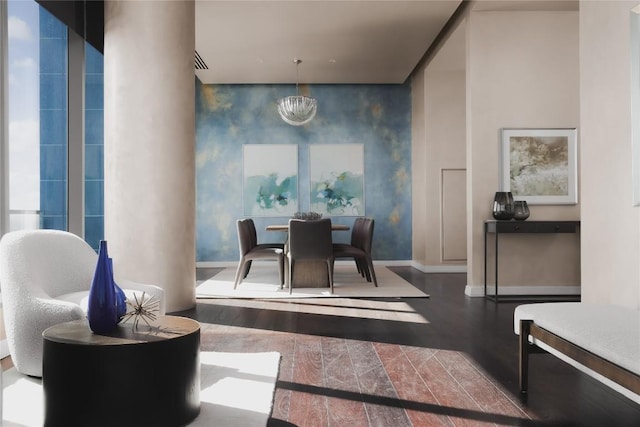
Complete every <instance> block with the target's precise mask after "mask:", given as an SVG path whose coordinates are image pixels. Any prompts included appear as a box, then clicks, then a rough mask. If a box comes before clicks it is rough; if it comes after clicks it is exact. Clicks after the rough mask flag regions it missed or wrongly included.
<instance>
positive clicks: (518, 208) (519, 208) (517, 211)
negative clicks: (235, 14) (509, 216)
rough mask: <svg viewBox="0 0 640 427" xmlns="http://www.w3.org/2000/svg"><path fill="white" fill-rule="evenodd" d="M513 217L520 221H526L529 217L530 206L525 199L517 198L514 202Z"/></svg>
mask: <svg viewBox="0 0 640 427" xmlns="http://www.w3.org/2000/svg"><path fill="white" fill-rule="evenodd" d="M513 217H514V218H515V219H517V220H518V221H524V220H525V219H527V218H529V206H527V202H526V201H524V200H517V201H515V202H514V204H513Z"/></svg>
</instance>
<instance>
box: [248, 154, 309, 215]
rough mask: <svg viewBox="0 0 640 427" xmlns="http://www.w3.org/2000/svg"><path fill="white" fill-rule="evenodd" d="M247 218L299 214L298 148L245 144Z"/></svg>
mask: <svg viewBox="0 0 640 427" xmlns="http://www.w3.org/2000/svg"><path fill="white" fill-rule="evenodd" d="M242 149H243V150H242V158H243V159H242V163H243V168H242V169H243V171H242V174H243V177H242V193H243V194H242V200H243V214H244V215H245V216H248V217H250V216H272V217H279V216H283V217H290V216H292V215H293V214H294V213H295V212H297V211H298V145H296V144H244V145H243V146H242Z"/></svg>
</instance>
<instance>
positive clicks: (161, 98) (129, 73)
mask: <svg viewBox="0 0 640 427" xmlns="http://www.w3.org/2000/svg"><path fill="white" fill-rule="evenodd" d="M194 52H195V3H194V1H193V0H183V1H156V2H151V1H121V0H107V1H106V2H105V35H104V92H105V95H104V96H105V99H104V114H105V117H104V119H105V123H104V127H105V138H104V145H105V147H104V158H105V164H104V167H105V170H104V180H105V183H104V193H105V194H104V200H105V207H104V212H105V238H106V240H107V242H108V246H109V254H110V255H111V257H112V258H113V262H114V273H115V275H116V280H117V278H118V277H121V278H126V279H129V280H133V281H137V282H143V283H149V284H155V285H158V286H160V287H162V288H163V289H164V291H165V296H166V302H167V311H168V312H171V311H179V310H184V309H188V308H191V307H193V306H194V305H195V71H194V70H195V68H194Z"/></svg>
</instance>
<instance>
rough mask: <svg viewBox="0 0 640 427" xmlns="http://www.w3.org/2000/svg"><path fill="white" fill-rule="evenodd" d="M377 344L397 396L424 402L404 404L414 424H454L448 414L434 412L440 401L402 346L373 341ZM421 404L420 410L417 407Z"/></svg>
mask: <svg viewBox="0 0 640 427" xmlns="http://www.w3.org/2000/svg"><path fill="white" fill-rule="evenodd" d="M374 347H375V350H376V352H377V353H378V357H379V358H380V361H381V362H382V365H383V366H384V369H385V371H386V372H387V375H388V376H389V378H390V380H391V383H392V384H393V386H394V388H395V389H396V391H397V393H398V397H400V398H401V399H402V400H406V401H409V402H415V403H416V404H423V405H414V406H408V405H405V410H406V411H407V415H408V417H409V419H410V420H411V423H412V424H413V425H414V426H416V425H417V426H452V425H454V424H453V422H452V421H451V420H450V419H449V418H448V417H447V416H445V415H441V414H438V413H433V412H431V408H437V407H438V405H439V402H438V400H437V399H436V398H435V396H434V395H433V393H431V390H429V388H428V387H427V385H426V384H425V383H424V382H423V381H422V378H421V377H420V375H419V374H418V372H417V371H416V369H415V367H414V366H413V365H412V364H411V362H410V361H409V359H408V358H407V356H406V354H405V353H404V352H403V351H402V348H401V347H400V346H399V345H396V344H382V343H374ZM407 406H408V407H407ZM418 407H419V408H420V409H417V408H418Z"/></svg>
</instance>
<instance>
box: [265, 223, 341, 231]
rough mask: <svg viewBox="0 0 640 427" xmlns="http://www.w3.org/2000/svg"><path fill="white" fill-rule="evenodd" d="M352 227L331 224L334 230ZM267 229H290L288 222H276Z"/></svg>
mask: <svg viewBox="0 0 640 427" xmlns="http://www.w3.org/2000/svg"><path fill="white" fill-rule="evenodd" d="M350 229H351V227H349V226H348V225H344V224H331V230H333V231H347V230H350ZM267 231H289V225H288V224H274V225H267Z"/></svg>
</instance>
